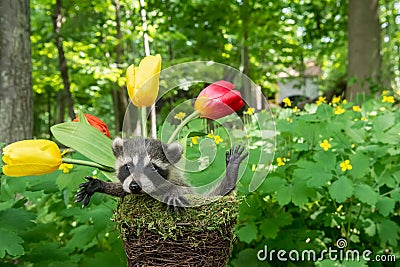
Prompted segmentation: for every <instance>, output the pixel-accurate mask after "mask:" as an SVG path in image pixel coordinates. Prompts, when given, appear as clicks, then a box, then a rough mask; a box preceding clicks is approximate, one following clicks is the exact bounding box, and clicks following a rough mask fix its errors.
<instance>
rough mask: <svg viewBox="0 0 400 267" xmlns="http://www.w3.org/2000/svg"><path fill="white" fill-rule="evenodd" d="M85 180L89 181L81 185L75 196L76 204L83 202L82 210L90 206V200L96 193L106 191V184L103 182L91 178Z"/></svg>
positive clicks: (87, 177)
mask: <svg viewBox="0 0 400 267" xmlns="http://www.w3.org/2000/svg"><path fill="white" fill-rule="evenodd" d="M85 178H86V180H88V181H87V182H86V183H82V184H80V185H79V188H81V189H80V190H79V191H78V192H77V193H76V195H75V197H76V198H75V202H82V208H84V207H86V206H87V205H88V204H89V202H90V198H91V197H92V196H93V194H94V193H96V192H103V191H104V182H103V181H102V180H99V179H95V178H93V177H91V176H86V177H85Z"/></svg>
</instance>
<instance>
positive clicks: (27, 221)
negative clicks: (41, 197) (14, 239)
mask: <svg viewBox="0 0 400 267" xmlns="http://www.w3.org/2000/svg"><path fill="white" fill-rule="evenodd" d="M35 218H36V216H35V215H34V214H33V213H31V212H29V211H26V210H24V209H13V208H11V209H8V210H4V211H1V212H0V229H3V230H9V231H14V232H17V233H18V232H19V231H23V230H25V229H26V228H28V227H32V226H34V225H35V223H34V222H33V220H34V219H35Z"/></svg>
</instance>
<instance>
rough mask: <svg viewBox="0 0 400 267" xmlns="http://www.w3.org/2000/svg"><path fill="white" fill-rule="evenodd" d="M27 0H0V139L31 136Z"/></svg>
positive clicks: (30, 79) (31, 117)
mask: <svg viewBox="0 0 400 267" xmlns="http://www.w3.org/2000/svg"><path fill="white" fill-rule="evenodd" d="M29 16H30V10H29V0H21V1H14V0H2V1H0V141H2V142H5V143H11V142H14V141H17V140H21V139H28V138H31V137H32V129H33V98H32V65H31V42H30V39H29V38H30V19H29Z"/></svg>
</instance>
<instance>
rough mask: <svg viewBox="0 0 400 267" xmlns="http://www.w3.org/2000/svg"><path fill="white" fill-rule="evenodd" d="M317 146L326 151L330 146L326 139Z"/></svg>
mask: <svg viewBox="0 0 400 267" xmlns="http://www.w3.org/2000/svg"><path fill="white" fill-rule="evenodd" d="M319 146H320V147H322V148H323V149H324V150H325V151H328V149H329V148H331V147H332V146H331V144H329V142H328V140H326V139H325V140H324V141H323V142H322V143H321V144H319Z"/></svg>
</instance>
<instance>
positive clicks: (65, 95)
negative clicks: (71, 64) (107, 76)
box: [51, 0, 75, 122]
mask: <svg viewBox="0 0 400 267" xmlns="http://www.w3.org/2000/svg"><path fill="white" fill-rule="evenodd" d="M51 20H52V22H53V32H54V38H55V44H56V47H57V51H58V62H59V68H60V72H61V78H62V80H63V84H64V92H62V91H60V92H59V94H58V95H59V97H58V103H59V104H60V117H59V120H58V122H63V119H64V103H66V104H67V109H68V115H69V117H70V118H71V120H73V119H75V111H74V102H73V100H72V96H71V91H70V87H71V85H70V81H69V75H68V65H67V60H66V58H65V52H64V45H63V38H62V37H61V35H60V30H61V26H62V23H63V15H62V2H61V0H57V1H56V3H55V5H54V11H53V14H52V16H51Z"/></svg>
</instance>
